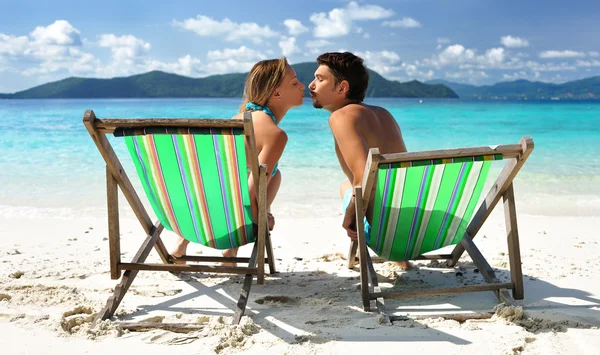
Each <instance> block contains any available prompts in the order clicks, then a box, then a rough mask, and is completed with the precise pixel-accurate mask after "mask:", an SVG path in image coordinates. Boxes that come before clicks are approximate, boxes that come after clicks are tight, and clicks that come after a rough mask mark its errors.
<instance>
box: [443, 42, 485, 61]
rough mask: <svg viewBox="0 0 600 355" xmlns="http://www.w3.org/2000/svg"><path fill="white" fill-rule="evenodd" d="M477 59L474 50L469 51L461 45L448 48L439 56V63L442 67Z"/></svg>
mask: <svg viewBox="0 0 600 355" xmlns="http://www.w3.org/2000/svg"><path fill="white" fill-rule="evenodd" d="M475 57H476V55H475V51H474V50H473V49H467V48H465V47H464V46H462V45H460V44H454V45H451V46H448V47H446V49H444V50H443V51H442V52H441V53H440V54H439V55H438V62H439V63H440V64H441V65H447V64H458V63H464V62H469V61H472V60H474V59H475Z"/></svg>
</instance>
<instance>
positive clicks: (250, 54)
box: [206, 46, 267, 61]
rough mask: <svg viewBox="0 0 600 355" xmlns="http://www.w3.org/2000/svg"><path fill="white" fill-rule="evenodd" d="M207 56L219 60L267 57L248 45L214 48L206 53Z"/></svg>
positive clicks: (252, 59) (260, 58)
mask: <svg viewBox="0 0 600 355" xmlns="http://www.w3.org/2000/svg"><path fill="white" fill-rule="evenodd" d="M206 58H207V59H208V60H210V61H219V60H230V59H234V60H243V59H247V60H251V61H258V60H262V59H266V58H267V57H266V56H265V55H263V54H262V53H260V52H258V51H255V50H253V49H250V48H248V47H246V46H241V47H240V48H237V49H235V48H225V49H223V50H214V51H208V53H207V54H206Z"/></svg>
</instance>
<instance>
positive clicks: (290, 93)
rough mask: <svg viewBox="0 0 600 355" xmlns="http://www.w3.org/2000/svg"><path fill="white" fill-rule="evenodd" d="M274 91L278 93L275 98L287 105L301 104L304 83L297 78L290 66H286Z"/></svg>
mask: <svg viewBox="0 0 600 355" xmlns="http://www.w3.org/2000/svg"><path fill="white" fill-rule="evenodd" d="M275 93H279V96H277V98H276V100H277V101H281V102H282V103H283V104H285V105H286V106H289V107H294V106H300V105H302V99H303V98H304V85H303V84H302V83H301V82H300V81H299V80H298V76H297V75H296V71H295V70H294V68H292V67H291V66H289V65H288V66H287V68H286V70H285V76H284V77H283V80H282V81H281V85H279V87H278V88H277V89H275Z"/></svg>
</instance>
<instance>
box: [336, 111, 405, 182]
mask: <svg viewBox="0 0 600 355" xmlns="http://www.w3.org/2000/svg"><path fill="white" fill-rule="evenodd" d="M336 113H339V114H340V115H345V114H348V115H351V116H357V119H356V120H355V124H354V125H353V126H354V128H355V130H356V131H357V133H358V135H359V136H360V137H361V138H362V139H364V141H365V143H366V148H367V152H368V150H369V149H371V148H378V149H379V152H380V153H383V154H385V153H401V152H406V146H405V144H404V140H403V139H402V133H401V131H400V127H399V126H398V123H397V122H396V120H395V119H394V117H393V116H392V114H391V113H390V112H389V111H388V110H386V109H384V108H382V107H379V106H372V105H367V104H350V105H347V106H344V107H343V108H341V109H339V110H338V111H336ZM334 135H335V132H334ZM335 138H336V142H335V152H336V154H337V158H338V161H339V163H340V166H341V168H342V170H343V171H344V173H345V174H346V177H348V181H350V182H353V181H355V179H354V178H355V177H354V174H353V173H352V170H351V169H350V168H349V166H348V164H347V163H346V161H345V160H344V156H343V154H342V152H341V151H340V148H339V145H338V138H339V139H344V137H335ZM365 159H366V156H365ZM365 163H366V160H365ZM364 165H366V164H363V166H362V170H364V168H365V167H364Z"/></svg>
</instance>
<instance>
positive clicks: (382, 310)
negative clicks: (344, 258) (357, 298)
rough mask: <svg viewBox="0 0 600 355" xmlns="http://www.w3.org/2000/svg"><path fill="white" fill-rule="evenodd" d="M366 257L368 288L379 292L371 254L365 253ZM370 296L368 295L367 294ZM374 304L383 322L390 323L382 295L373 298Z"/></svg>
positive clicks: (370, 290)
mask: <svg viewBox="0 0 600 355" xmlns="http://www.w3.org/2000/svg"><path fill="white" fill-rule="evenodd" d="M366 258H367V267H368V268H369V283H370V284H371V285H372V287H370V288H369V292H374V293H381V288H380V287H379V281H377V273H376V272H375V268H374V267H373V260H371V255H369V254H368V253H367V254H366ZM369 296H370V295H369ZM375 306H376V307H377V312H379V314H381V316H382V317H383V323H384V324H391V323H392V322H391V321H390V316H389V315H388V314H387V311H386V310H385V300H384V298H383V297H377V299H375Z"/></svg>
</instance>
